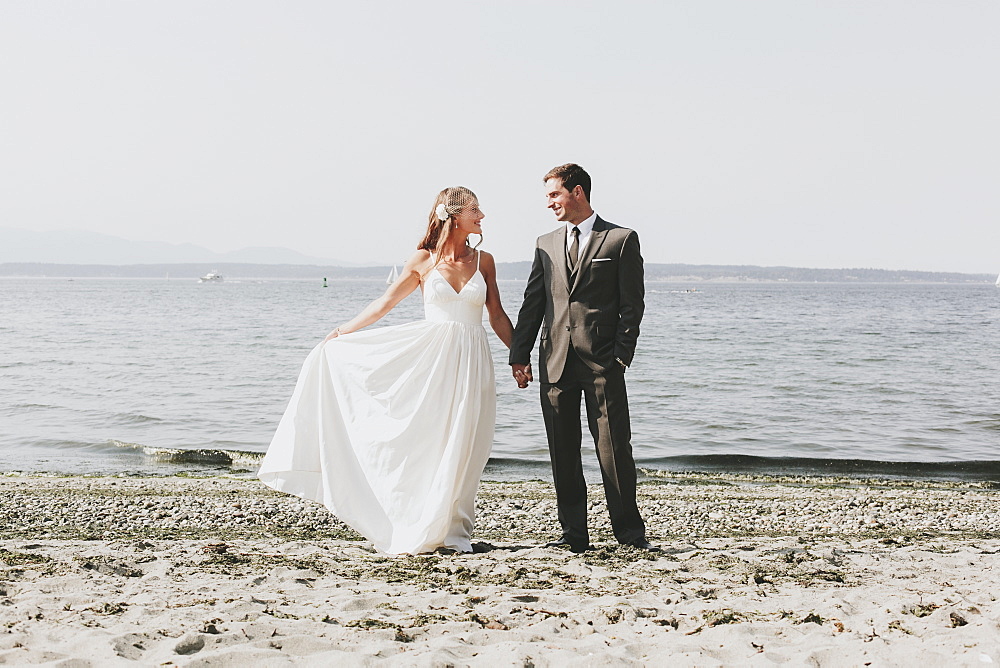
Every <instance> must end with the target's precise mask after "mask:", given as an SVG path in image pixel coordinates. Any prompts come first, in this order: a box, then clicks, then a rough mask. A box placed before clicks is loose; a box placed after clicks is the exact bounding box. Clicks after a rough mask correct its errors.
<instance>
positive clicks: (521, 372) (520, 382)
mask: <svg viewBox="0 0 1000 668" xmlns="http://www.w3.org/2000/svg"><path fill="white" fill-rule="evenodd" d="M510 369H511V373H513V374H514V380H516V381H517V386H518V387H519V388H521V389H522V390H523V389H524V388H526V387H528V383H530V382H531V381H532V380H534V379H533V378H532V377H531V365H530V364H511V365H510Z"/></svg>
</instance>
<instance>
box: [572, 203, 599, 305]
mask: <svg viewBox="0 0 1000 668" xmlns="http://www.w3.org/2000/svg"><path fill="white" fill-rule="evenodd" d="M607 232H608V229H607V225H605V223H604V221H603V220H601V217H600V216H598V217H597V220H595V221H594V229H593V230H591V232H590V241H588V242H587V246H586V247H585V248H584V249H583V256H582V257H581V258H580V262H579V263H577V265H576V273H575V274H573V285H571V286H570V288H569V291H570V294H572V293H573V291H574V290H576V286H578V285H580V281H582V280H583V275H584V274H585V273H587V272H588V271H590V262H591V260H593V259H594V258H595V257H596V256H597V252H598V251H599V250H601V244H603V243H604V237H605V235H606V234H607ZM564 245H565V243H564ZM565 264H566V254H565V253H563V265H565ZM563 273H565V272H563Z"/></svg>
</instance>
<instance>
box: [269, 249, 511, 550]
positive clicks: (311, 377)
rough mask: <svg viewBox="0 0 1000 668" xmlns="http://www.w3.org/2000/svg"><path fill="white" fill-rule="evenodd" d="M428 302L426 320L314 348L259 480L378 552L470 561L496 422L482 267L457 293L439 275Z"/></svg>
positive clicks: (427, 292)
mask: <svg viewBox="0 0 1000 668" xmlns="http://www.w3.org/2000/svg"><path fill="white" fill-rule="evenodd" d="M423 293H424V314H425V320H421V321H417V322H411V323H407V324H405V325H398V326H392V327H381V328H375V329H370V330H360V331H357V332H354V333H351V334H344V335H342V336H340V337H338V338H336V339H331V340H330V341H328V342H326V343H321V344H319V345H318V346H316V348H314V349H313V351H312V352H311V353H310V354H309V356H308V357H307V358H306V361H305V364H303V366H302V371H301V372H300V374H299V379H298V382H297V383H296V385H295V390H294V392H293V393H292V399H291V401H290V402H289V404H288V408H287V409H286V410H285V414H284V416H283V417H282V418H281V422H280V423H279V425H278V429H277V432H276V433H275V435H274V438H273V440H272V441H271V445H270V447H269V448H268V450H267V454H266V455H265V457H264V460H263V463H262V464H261V467H260V471H259V473H258V477H259V478H260V479H261V480H262V481H263V482H264V483H265V484H266V485H268V486H269V487H273V488H274V489H276V490H279V491H282V492H287V493H289V494H294V495H296V496H300V497H302V498H305V499H312V500H314V501H319V502H320V503H322V504H323V505H325V506H326V507H327V508H328V509H329V510H330V511H331V512H333V513H334V514H335V515H336V516H337V517H339V518H340V519H341V520H343V521H344V522H345V523H346V524H348V525H350V526H351V527H352V528H353V529H354V530H356V531H357V532H358V533H360V534H362V535H363V536H365V537H366V538H368V539H369V540H371V541H372V543H374V545H375V547H376V548H378V549H379V550H381V551H382V552H386V553H389V554H418V553H421V552H430V551H433V550H435V549H436V548H439V547H447V548H452V549H455V550H459V551H462V552H470V551H471V550H472V545H471V542H470V537H471V534H472V527H473V521H474V518H475V506H474V501H475V496H476V490H477V488H478V486H479V478H480V476H481V475H482V472H483V468H484V467H485V466H486V462H487V460H488V459H489V455H490V449H491V448H492V445H493V428H494V423H495V421H496V386H495V381H494V376H493V360H492V357H491V356H490V350H489V345H488V342H487V340H486V330H485V329H484V328H483V305H484V304H485V303H486V284H485V281H484V280H483V277H482V275H481V274H480V272H479V270H478V259H477V269H476V273H475V274H473V276H472V279H471V280H469V282H468V283H467V284H466V285H465V286H464V287H463V288H462V289H461V290H460V291H459V292H456V291H455V289H454V288H452V287H451V285H450V284H449V283H448V281H446V280H445V278H444V277H443V276H442V275H441V273H440V272H439V271H438V270H437V269H436V268H435V269H432V270H431V271H430V272H429V273H428V274H427V276H426V277H425V279H424V283H423Z"/></svg>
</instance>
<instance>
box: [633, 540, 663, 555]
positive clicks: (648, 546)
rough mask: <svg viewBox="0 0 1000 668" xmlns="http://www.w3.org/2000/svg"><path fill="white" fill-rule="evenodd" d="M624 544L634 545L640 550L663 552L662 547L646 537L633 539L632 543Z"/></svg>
mask: <svg viewBox="0 0 1000 668" xmlns="http://www.w3.org/2000/svg"><path fill="white" fill-rule="evenodd" d="M624 544H625V545H631V546H632V547H634V548H636V549H639V550H645V551H646V552H663V550H662V549H660V548H658V547H656V546H655V545H653V544H652V543H650V542H649V541H648V540H646V539H645V538H640V539H639V540H633V541H632V542H631V543H624Z"/></svg>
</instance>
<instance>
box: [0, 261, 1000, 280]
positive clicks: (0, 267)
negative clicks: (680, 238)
mask: <svg viewBox="0 0 1000 668" xmlns="http://www.w3.org/2000/svg"><path fill="white" fill-rule="evenodd" d="M389 269H390V268H389V266H388V265H385V266H373V267H347V266H334V265H330V264H311V265H310V264H297V263H296V264H256V263H233V262H196V263H171V264H168V263H161V264H131V265H113V264H43V263H28V262H7V263H2V264H0V276H24V277H58V278H165V277H167V276H169V277H170V278H171V279H180V280H183V279H186V278H187V279H192V280H193V279H196V278H198V277H199V276H202V275H204V274H207V273H208V272H210V271H218V272H219V273H221V274H222V275H223V276H225V277H226V278H263V279H269V278H270V279H285V278H291V279H296V278H299V279H317V280H318V279H322V278H329V279H330V280H334V279H382V278H384V277H386V276H388V274H389ZM530 269H531V263H530V262H500V263H498V264H497V277H498V278H499V279H500V280H524V279H526V278H527V277H528V272H529V270H530ZM994 280H995V277H994V276H992V275H991V274H961V273H950V272H935V271H897V270H889V269H807V268H800V267H755V266H751V265H708V264H699V265H694V264H652V263H647V264H646V282H647V283H650V282H658V281H670V282H674V283H685V284H697V283H701V282H709V281H719V282H722V281H728V282H734V281H746V282H753V281H761V282H765V281H767V282H790V283H796V282H797V283H813V282H819V283H993V281H994Z"/></svg>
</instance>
